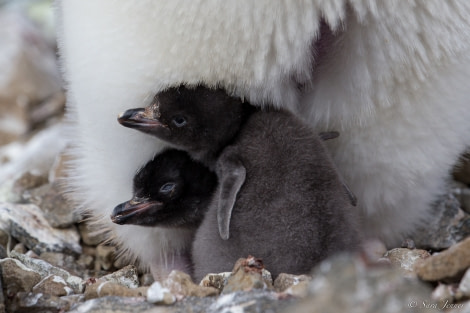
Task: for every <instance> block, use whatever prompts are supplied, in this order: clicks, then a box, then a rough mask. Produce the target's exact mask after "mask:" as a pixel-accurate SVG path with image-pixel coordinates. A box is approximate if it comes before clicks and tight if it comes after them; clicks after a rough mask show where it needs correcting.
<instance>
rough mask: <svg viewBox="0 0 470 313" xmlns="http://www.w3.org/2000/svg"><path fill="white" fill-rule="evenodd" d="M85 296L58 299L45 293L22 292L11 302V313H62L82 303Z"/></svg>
mask: <svg viewBox="0 0 470 313" xmlns="http://www.w3.org/2000/svg"><path fill="white" fill-rule="evenodd" d="M82 299H83V296H66V297H57V296H54V295H49V294H44V293H32V292H20V293H18V294H17V295H16V296H15V297H14V298H13V299H12V301H11V305H10V309H9V312H41V313H49V312H50V313H61V312H66V311H68V310H69V309H70V308H71V307H72V306H73V305H74V304H76V303H78V302H80V301H82Z"/></svg>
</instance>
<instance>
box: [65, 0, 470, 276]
mask: <svg viewBox="0 0 470 313" xmlns="http://www.w3.org/2000/svg"><path fill="white" fill-rule="evenodd" d="M57 5H58V10H57V11H58V13H59V17H60V18H59V40H60V50H61V51H60V52H61V55H62V64H63V69H64V72H65V79H66V81H67V85H68V114H69V117H70V120H71V121H72V122H73V124H74V125H73V130H72V132H71V136H73V137H72V138H73V139H72V140H73V141H74V142H75V143H76V148H75V150H74V152H73V153H74V155H75V158H76V160H75V161H74V165H73V168H74V169H73V170H72V172H71V174H72V177H73V178H72V179H71V181H70V183H71V184H70V186H71V189H73V190H75V192H74V194H75V195H76V198H77V202H78V203H79V204H80V205H81V206H83V207H84V208H89V209H90V211H91V212H92V214H93V216H94V217H95V218H96V220H97V222H98V224H99V225H100V227H101V228H109V229H110V231H111V233H112V237H113V238H114V239H115V241H116V242H118V243H120V244H121V246H122V247H123V249H124V250H128V251H129V252H130V255H133V256H135V257H138V258H139V259H140V260H141V261H142V262H143V263H144V264H146V265H150V266H151V267H152V268H154V272H156V271H155V269H158V268H160V269H161V268H162V267H164V266H163V265H164V264H165V262H166V261H168V260H169V259H168V258H169V256H171V255H172V254H173V253H176V252H177V251H179V250H182V249H183V248H185V247H187V246H188V244H189V242H190V235H189V233H185V232H179V231H172V230H171V231H170V230H162V229H149V228H139V227H137V226H118V227H117V225H113V224H112V222H111V221H110V219H109V214H110V213H111V211H112V210H113V208H114V206H115V205H116V204H118V203H120V202H122V201H124V200H126V199H127V198H129V197H130V196H131V190H132V177H133V175H134V174H135V171H136V170H137V169H138V168H139V167H141V166H142V165H143V164H145V163H146V162H147V161H148V160H149V159H151V158H152V156H153V155H154V154H155V153H157V152H158V151H159V150H160V149H162V148H163V144H162V143H161V142H159V141H158V140H156V139H154V138H152V137H150V136H146V135H145V134H140V133H138V132H133V131H129V130H128V129H126V128H124V127H121V126H120V125H119V124H118V123H117V122H116V115H117V114H118V113H119V112H122V111H124V110H125V109H127V108H129V107H138V106H146V105H148V104H149V103H150V102H151V101H152V97H153V95H154V94H155V93H157V92H159V91H161V90H163V89H165V88H167V87H171V86H178V85H180V84H185V83H186V84H190V85H191V84H192V85H194V84H198V83H201V82H202V83H204V84H205V85H208V86H214V87H215V86H221V87H224V88H225V89H227V90H229V92H231V93H233V94H234V95H236V96H241V97H244V98H246V99H247V100H249V101H250V103H252V104H255V105H259V106H263V105H264V104H265V103H272V104H274V105H277V106H281V105H282V106H283V107H284V108H285V109H288V110H291V111H293V112H294V113H295V114H297V115H298V116H300V117H301V118H303V119H304V120H305V121H306V122H307V123H308V124H309V125H311V126H312V127H314V128H315V129H316V130H317V131H318V132H321V131H327V130H337V131H339V132H340V133H341V136H340V137H339V138H338V139H336V140H334V141H330V142H328V143H327V145H328V148H329V150H330V152H331V154H332V156H333V158H334V161H335V163H336V164H337V166H338V168H339V171H340V172H341V174H342V175H343V176H344V178H345V180H346V181H347V182H348V184H349V185H350V187H351V189H352V191H353V192H354V194H355V195H356V196H357V198H358V200H359V202H358V207H359V208H360V209H361V211H362V212H363V214H364V216H365V218H366V221H367V222H366V230H367V231H368V233H369V234H370V235H372V236H379V237H380V238H382V239H384V240H385V241H386V242H387V243H389V244H395V243H397V242H399V241H401V239H402V238H403V236H406V235H407V234H409V233H410V232H411V231H412V230H414V229H415V228H416V225H417V224H418V223H419V222H422V221H425V220H426V218H428V217H429V216H430V210H429V209H430V205H431V203H432V202H433V201H434V200H435V199H436V197H437V196H438V194H439V193H440V192H442V191H443V189H444V186H445V180H446V178H447V177H448V175H449V170H450V168H451V166H452V165H453V164H455V162H456V161H457V159H458V156H459V154H460V153H462V152H463V151H464V149H465V148H466V147H467V146H468V145H469V143H470V136H469V135H468V134H469V133H470V123H468V121H469V120H470V103H469V101H468V99H469V95H470V88H468V81H469V78H470V51H469V50H470V48H469V46H470V3H469V2H468V1H466V0H455V1H440V0H421V1H400V2H396V1H369V0H356V1H346V0H335V1H319V0H305V1H295V2H292V1H287V0H285V1H283V0H275V1H273V0H260V1H251V0H233V1H208V0H192V1H184V0H175V1H163V0H139V1H127V2H125V3H122V2H119V3H118V2H116V1H113V0H102V1H93V2H89V1H80V0H68V1H57ZM123 143H125V144H123ZM167 265H168V266H169V267H171V262H169V264H167Z"/></svg>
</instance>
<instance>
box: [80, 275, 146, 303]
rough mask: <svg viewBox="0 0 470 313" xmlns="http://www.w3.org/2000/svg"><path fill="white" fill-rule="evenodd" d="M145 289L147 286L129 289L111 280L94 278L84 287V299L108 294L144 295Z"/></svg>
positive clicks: (120, 295) (119, 295)
mask: <svg viewBox="0 0 470 313" xmlns="http://www.w3.org/2000/svg"><path fill="white" fill-rule="evenodd" d="M147 290H148V287H139V288H134V289H130V288H127V287H124V286H122V285H119V284H117V283H113V282H111V281H103V280H101V279H98V280H94V281H93V283H89V284H87V286H86V289H85V299H86V300H90V299H95V298H102V297H108V296H118V297H145V295H146V294H147Z"/></svg>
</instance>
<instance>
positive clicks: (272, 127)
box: [120, 86, 359, 279]
mask: <svg viewBox="0 0 470 313" xmlns="http://www.w3.org/2000/svg"><path fill="white" fill-rule="evenodd" d="M244 112H249V113H246V114H245V113H244ZM240 117H242V118H240ZM221 121H223V122H224V123H221ZM120 122H121V123H122V124H123V125H125V126H128V127H132V128H136V129H138V130H140V131H144V132H146V133H149V134H152V135H155V136H157V137H158V138H160V139H163V140H166V141H168V142H169V143H171V144H172V145H175V146H178V147H180V148H183V149H184V148H186V149H187V151H188V152H189V153H190V154H191V155H192V156H193V157H196V158H197V157H200V158H201V159H202V160H205V161H207V160H212V159H213V158H212V157H208V155H209V154H208V151H209V152H211V153H210V155H213V156H217V162H216V166H215V168H216V173H217V176H218V180H219V185H218V187H217V190H216V193H215V195H214V198H213V202H212V204H211V206H210V207H209V210H208V212H207V214H206V217H205V218H204V220H203V222H202V225H201V226H200V228H199V229H198V231H197V233H196V238H195V241H194V244H193V262H194V266H195V278H196V279H200V278H202V276H203V275H205V274H206V273H207V272H214V271H215V272H221V271H229V270H231V268H232V266H233V263H234V262H235V261H236V260H237V259H238V258H240V257H246V256H247V255H248V254H252V255H255V256H256V257H260V258H262V259H263V260H264V262H265V264H266V266H267V268H268V269H269V270H270V271H271V273H272V274H273V275H275V276H277V275H278V274H279V273H281V272H288V273H294V274H299V273H306V272H308V271H309V270H310V269H311V268H312V266H314V265H315V264H316V263H317V262H319V261H320V260H322V259H324V258H325V257H327V256H328V255H330V254H332V253H334V252H338V251H344V250H351V249H355V248H356V247H357V245H358V243H359V234H358V221H357V215H358V212H357V211H356V210H355V208H354V207H353V206H352V205H351V202H350V197H349V196H348V194H347V192H346V191H345V189H344V186H343V184H342V181H341V179H340V177H339V175H338V173H337V171H336V169H335V166H334V164H333V162H332V160H331V158H330V156H329V155H328V153H327V152H326V148H325V147H324V145H323V142H322V138H321V137H320V136H318V135H316V134H315V133H314V132H313V131H312V130H311V129H310V128H309V127H307V126H305V125H304V124H303V123H302V122H301V121H300V120H299V119H297V118H296V117H294V116H293V115H292V114H290V113H288V112H285V111H269V110H268V111H257V112H252V111H251V109H250V108H248V107H246V104H244V103H243V102H242V101H240V100H239V99H235V98H231V97H227V95H226V94H225V93H223V92H221V91H220V90H210V89H207V88H204V87H201V86H199V87H197V88H195V89H189V88H185V87H180V88H172V89H169V90H168V91H166V92H165V93H164V94H163V95H159V96H157V97H156V99H155V102H154V103H153V104H152V106H150V107H149V108H147V109H145V110H144V109H134V110H130V111H127V112H126V113H124V114H122V115H121V117H120ZM224 130H225V131H224ZM198 134H199V135H198ZM324 138H326V139H327V138H329V137H328V136H326V137H324ZM226 144H228V146H225V145H226ZM218 151H221V152H220V153H219V154H217V152H218Z"/></svg>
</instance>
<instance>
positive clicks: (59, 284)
mask: <svg viewBox="0 0 470 313" xmlns="http://www.w3.org/2000/svg"><path fill="white" fill-rule="evenodd" d="M32 291H33V293H43V294H48V295H52V296H57V297H61V296H69V295H71V294H72V293H73V290H72V288H70V287H69V286H68V285H67V283H66V282H65V280H64V279H63V278H62V277H60V276H56V275H49V276H47V277H45V278H43V280H41V281H40V282H39V283H37V284H36V285H35V286H34V287H33V290H32Z"/></svg>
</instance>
